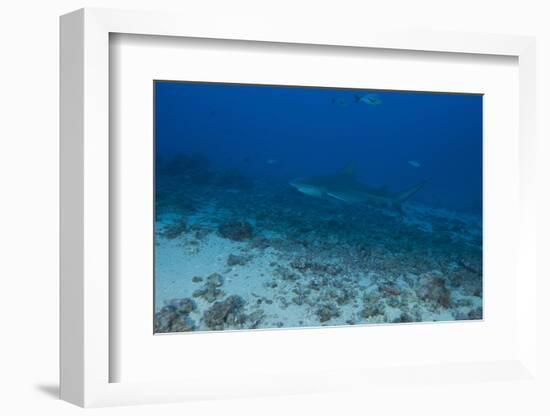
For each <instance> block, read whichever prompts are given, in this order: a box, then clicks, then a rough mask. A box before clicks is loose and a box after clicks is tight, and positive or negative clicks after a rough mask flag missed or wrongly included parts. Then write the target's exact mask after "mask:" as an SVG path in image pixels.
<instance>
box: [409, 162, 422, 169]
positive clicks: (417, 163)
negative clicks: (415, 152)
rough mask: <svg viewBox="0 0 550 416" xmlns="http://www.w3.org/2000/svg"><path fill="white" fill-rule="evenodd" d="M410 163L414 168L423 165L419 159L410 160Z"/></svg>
mask: <svg viewBox="0 0 550 416" xmlns="http://www.w3.org/2000/svg"><path fill="white" fill-rule="evenodd" d="M408 163H409V165H411V166H412V167H413V168H419V167H420V166H421V165H420V162H419V161H418V160H409V162H408Z"/></svg>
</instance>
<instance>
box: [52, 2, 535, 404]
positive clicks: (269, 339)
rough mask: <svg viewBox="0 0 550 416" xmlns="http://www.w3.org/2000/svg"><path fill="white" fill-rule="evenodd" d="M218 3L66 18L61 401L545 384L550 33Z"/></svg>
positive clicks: (89, 12) (63, 45)
mask: <svg viewBox="0 0 550 416" xmlns="http://www.w3.org/2000/svg"><path fill="white" fill-rule="evenodd" d="M218 23H219V24H215V25H204V24H203V23H201V22H200V21H194V20H193V19H192V17H190V16H173V15H168V14H163V13H145V12H129V11H114V10H104V9H102V10H99V9H84V10H79V11H76V12H74V13H71V14H69V15H66V16H63V17H62V18H61V84H62V85H61V252H62V259H61V396H62V398H63V399H65V400H67V401H70V402H72V403H75V404H78V405H81V406H105V405H116V404H137V403H155V402H166V401H184V400H192V399H198V398H203V399H204V398H210V397H211V398H224V397H228V398H229V397H243V396H256V395H267V394H282V393H292V394H297V393H305V392H317V393H318V392H323V391H334V390H339V389H340V390H341V389H361V388H362V387H361V386H363V387H365V386H369V387H368V388H372V389H376V388H378V387H379V386H378V384H379V382H380V381H381V380H385V383H390V384H391V385H395V386H399V385H407V383H413V382H415V383H418V382H420V383H422V382H428V380H433V378H434V374H437V377H438V380H455V379H462V380H465V381H467V382H469V383H479V382H480V381H483V380H485V381H487V380H490V381H502V380H507V381H510V380H512V381H518V382H519V381H522V380H527V379H530V380H533V379H534V375H535V372H536V362H535V347H536V302H534V299H535V293H536V292H535V288H536V278H537V276H536V269H535V260H534V255H535V254H534V253H535V251H536V245H535V229H536V227H535V218H534V216H533V215H532V214H533V212H534V210H535V208H534V200H533V193H534V190H533V186H532V184H533V178H534V173H533V172H534V163H533V162H534V151H533V149H534V124H535V123H534V114H535V111H534V110H535V108H534V106H535V100H534V91H535V80H534V65H535V64H534V59H535V55H534V40H533V39H531V38H524V37H515V36H505V35H502V36H500V35H499V36H492V35H491V36H490V35H481V34H450V33H438V34H437V36H434V35H433V34H426V33H421V32H418V33H410V32H409V33H397V32H396V33H381V32H377V31H372V32H368V31H367V32H365V31H361V32H357V33H345V34H339V35H337V34H331V33H325V32H315V31H311V32H309V33H307V35H306V34H304V33H302V32H301V31H300V30H299V28H296V29H293V28H285V30H282V29H281V28H277V27H275V26H270V25H269V24H267V25H266V24H265V22H263V23H262V24H260V23H259V22H249V21H248V20H246V19H244V18H243V22H241V24H240V25H239V28H240V30H239V32H238V33H236V32H235V31H234V27H235V26H234V23H231V22H226V21H220V22H218ZM518 103H519V105H518ZM518 149H519V152H518ZM503 224H506V226H505V227H504V226H503ZM403 345H406V346H407V348H403ZM411 369H414V371H412V370H411ZM396 388H397V387H396Z"/></svg>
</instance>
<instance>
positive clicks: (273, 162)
mask: <svg viewBox="0 0 550 416" xmlns="http://www.w3.org/2000/svg"><path fill="white" fill-rule="evenodd" d="M277 162H278V160H277V159H267V160H266V161H265V163H267V164H268V165H274V164H276V163H277Z"/></svg>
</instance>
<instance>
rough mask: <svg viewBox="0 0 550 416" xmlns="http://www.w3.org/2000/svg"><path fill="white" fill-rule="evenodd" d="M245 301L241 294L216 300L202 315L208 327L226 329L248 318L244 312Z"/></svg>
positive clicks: (240, 323)
mask: <svg viewBox="0 0 550 416" xmlns="http://www.w3.org/2000/svg"><path fill="white" fill-rule="evenodd" d="M245 303H246V302H245V301H244V299H243V298H242V297H240V296H237V295H232V296H229V297H227V298H226V299H224V300H223V301H218V302H215V303H214V304H213V305H212V306H211V307H210V308H209V309H207V310H206V311H205V312H204V315H203V316H202V321H203V322H204V324H205V325H206V327H207V328H209V329H215V330H220V329H224V328H225V327H226V326H230V327H237V326H240V325H242V324H244V323H245V322H246V319H247V316H246V314H244V312H243V307H244V305H245ZM257 319H258V318H256V320H257Z"/></svg>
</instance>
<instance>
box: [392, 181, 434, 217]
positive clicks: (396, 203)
mask: <svg viewBox="0 0 550 416" xmlns="http://www.w3.org/2000/svg"><path fill="white" fill-rule="evenodd" d="M425 184H426V181H423V182H420V183H419V184H417V185H415V186H413V187H411V188H408V189H405V190H404V191H402V192H399V193H398V194H397V195H395V196H394V197H393V198H392V205H393V207H394V208H395V209H396V210H397V211H399V212H403V209H402V208H401V204H402V203H403V202H405V201H406V200H407V199H409V198H410V197H411V196H413V195H414V194H416V193H417V192H418V191H419V190H420V189H422V187H423V186H424V185H425Z"/></svg>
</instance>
